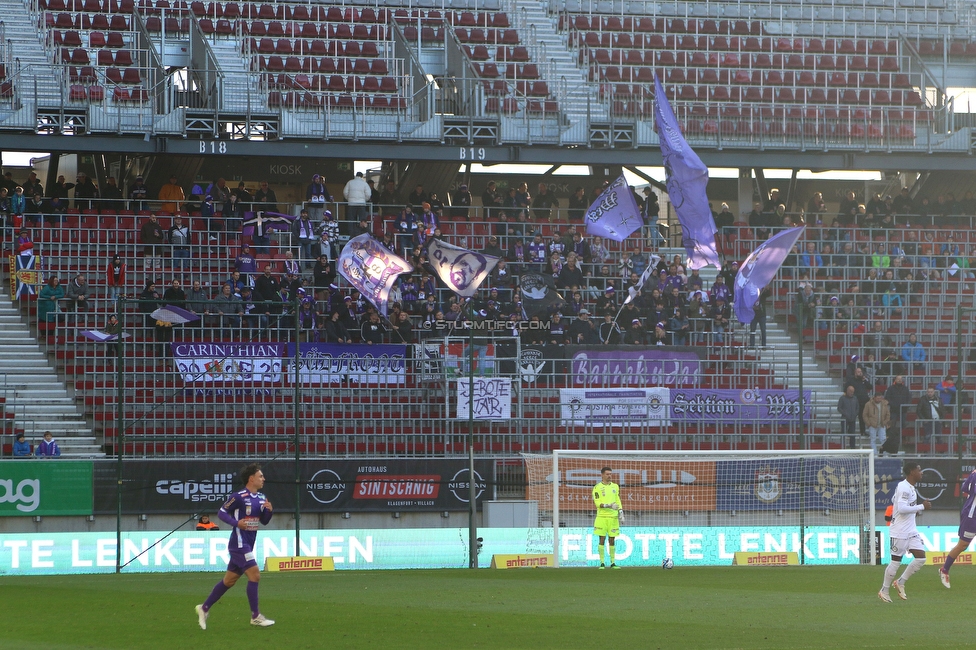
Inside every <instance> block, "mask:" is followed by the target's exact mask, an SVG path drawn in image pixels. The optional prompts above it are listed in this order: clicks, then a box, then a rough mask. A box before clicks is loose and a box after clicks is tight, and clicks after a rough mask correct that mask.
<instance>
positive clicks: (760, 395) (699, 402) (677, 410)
mask: <svg viewBox="0 0 976 650" xmlns="http://www.w3.org/2000/svg"><path fill="white" fill-rule="evenodd" d="M799 395H800V394H799V392H798V391H795V390H775V389H770V390H763V389H761V388H746V389H742V390H715V389H704V388H695V389H691V390H687V389H678V390H672V391H671V419H672V420H696V421H697V420H721V421H723V422H724V421H727V420H757V421H762V422H795V421H796V419H797V416H798V415H799V413H800V402H799ZM803 402H804V404H806V405H807V406H806V408H805V409H804V417H803V419H804V420H809V419H810V406H809V404H810V391H808V390H805V391H803Z"/></svg>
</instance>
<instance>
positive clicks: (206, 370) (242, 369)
mask: <svg viewBox="0 0 976 650" xmlns="http://www.w3.org/2000/svg"><path fill="white" fill-rule="evenodd" d="M170 348H171V350H172V351H173V363H174V365H175V366H176V370H177V372H179V373H180V374H181V375H182V376H183V381H185V382H186V383H188V384H200V383H203V384H223V383H233V382H255V383H257V382H260V383H280V382H281V355H282V353H283V352H284V348H285V346H284V344H282V343H229V342H228V343H194V342H180V343H171V344H170Z"/></svg>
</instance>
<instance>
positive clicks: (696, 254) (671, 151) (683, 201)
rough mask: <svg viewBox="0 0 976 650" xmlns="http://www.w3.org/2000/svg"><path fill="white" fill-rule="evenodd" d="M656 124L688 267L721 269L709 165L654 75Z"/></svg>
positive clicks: (672, 203) (669, 196) (670, 196)
mask: <svg viewBox="0 0 976 650" xmlns="http://www.w3.org/2000/svg"><path fill="white" fill-rule="evenodd" d="M654 127H655V129H657V135H658V138H660V140H661V156H663V158H664V170H665V172H666V173H667V177H668V178H667V188H668V198H669V199H671V205H673V206H674V211H675V213H676V214H677V215H678V221H680V222H681V244H682V246H684V247H685V251H687V253H688V264H687V266H688V267H689V268H692V269H700V268H702V267H705V266H708V265H709V264H712V265H714V266H716V267H717V268H722V265H721V262H719V259H718V250H717V249H716V247H715V231H716V228H715V219H714V218H713V217H712V209H711V208H710V207H708V195H706V194H705V186H706V185H708V167H706V166H705V163H703V162H702V161H701V158H699V157H698V154H696V153H695V152H694V151H693V150H692V148H691V147H689V146H688V142H687V141H686V140H685V137H684V136H683V135H681V128H680V127H679V126H678V119H677V118H676V117H675V116H674V111H672V110H671V104H669V103H668V98H667V96H665V94H664V88H663V87H661V82H660V81H658V79H657V77H654Z"/></svg>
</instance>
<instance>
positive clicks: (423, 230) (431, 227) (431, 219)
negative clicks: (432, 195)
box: [417, 202, 440, 244]
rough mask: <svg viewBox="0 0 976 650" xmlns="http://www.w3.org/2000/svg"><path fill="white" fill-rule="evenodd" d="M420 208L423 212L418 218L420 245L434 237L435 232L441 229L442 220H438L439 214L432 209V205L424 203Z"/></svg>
mask: <svg viewBox="0 0 976 650" xmlns="http://www.w3.org/2000/svg"><path fill="white" fill-rule="evenodd" d="M420 208H421V212H420V216H419V217H418V221H419V222H420V228H419V230H418V233H417V234H418V235H419V236H420V241H419V242H418V243H420V244H423V243H424V242H425V241H427V239H428V238H429V237H433V236H434V235H435V231H437V230H438V229H439V228H440V219H438V217H437V213H435V212H434V211H433V210H432V209H431V206H430V203H427V202H424V203H422V204H421V206H420Z"/></svg>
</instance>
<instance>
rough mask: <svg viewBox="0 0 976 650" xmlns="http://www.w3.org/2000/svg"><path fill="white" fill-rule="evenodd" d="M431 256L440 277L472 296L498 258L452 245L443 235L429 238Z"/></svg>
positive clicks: (467, 295) (459, 292)
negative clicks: (442, 239) (438, 237)
mask: <svg viewBox="0 0 976 650" xmlns="http://www.w3.org/2000/svg"><path fill="white" fill-rule="evenodd" d="M427 257H428V258H430V264H431V266H433V267H434V271H435V272H436V273H437V277H439V278H440V279H441V280H443V282H444V284H446V285H447V287H448V288H449V289H450V290H451V291H453V292H454V293H456V294H457V295H459V296H462V297H464V298H471V297H473V296H474V295H475V294H476V293H478V287H480V286H481V283H482V282H484V281H485V278H487V277H488V274H489V273H491V271H492V269H494V268H495V265H496V264H498V258H497V257H492V256H491V255H482V254H481V253H476V252H474V251H469V250H468V249H466V248H459V247H458V246H452V245H451V244H448V243H447V242H443V241H440V240H439V239H433V238H431V239H428V240H427Z"/></svg>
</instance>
